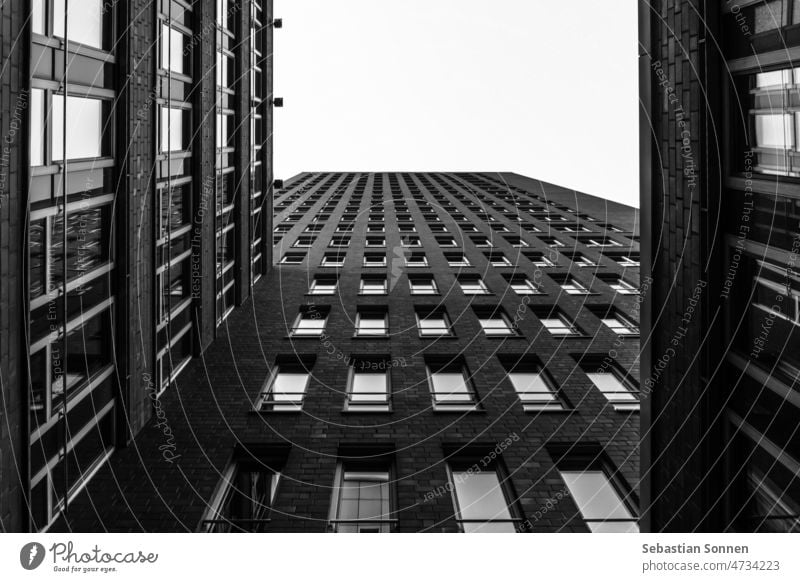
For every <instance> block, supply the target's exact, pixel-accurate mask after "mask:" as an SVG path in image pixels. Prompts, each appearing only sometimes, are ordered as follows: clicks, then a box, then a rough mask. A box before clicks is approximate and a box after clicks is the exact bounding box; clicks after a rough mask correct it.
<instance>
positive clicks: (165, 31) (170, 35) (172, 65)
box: [160, 22, 186, 74]
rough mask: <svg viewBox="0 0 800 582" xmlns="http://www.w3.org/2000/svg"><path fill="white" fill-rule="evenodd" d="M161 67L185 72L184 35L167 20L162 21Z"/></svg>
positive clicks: (175, 71) (181, 72) (180, 72)
mask: <svg viewBox="0 0 800 582" xmlns="http://www.w3.org/2000/svg"><path fill="white" fill-rule="evenodd" d="M160 42H161V68H162V69H164V70H169V71H172V72H174V73H179V74H183V72H184V64H185V62H184V60H185V58H186V57H185V53H184V49H183V44H184V36H183V33H181V32H180V31H178V30H175V29H174V28H172V27H171V26H169V25H168V24H166V23H165V22H162V23H161V39H160Z"/></svg>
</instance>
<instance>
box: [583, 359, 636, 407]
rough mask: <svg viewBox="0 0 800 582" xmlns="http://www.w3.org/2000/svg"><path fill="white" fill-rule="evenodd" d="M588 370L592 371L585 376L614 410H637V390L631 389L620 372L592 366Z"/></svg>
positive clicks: (614, 369)
mask: <svg viewBox="0 0 800 582" xmlns="http://www.w3.org/2000/svg"><path fill="white" fill-rule="evenodd" d="M590 370H592V371H586V375H587V376H588V377H589V379H590V380H591V381H592V384H594V385H595V387H596V388H597V389H598V390H600V392H602V393H603V396H605V397H606V400H608V402H609V403H610V404H611V405H612V406H613V407H614V410H617V411H619V412H631V411H636V410H639V395H638V390H636V389H635V388H633V386H632V385H631V384H630V383H629V382H628V380H627V379H625V377H624V375H623V373H622V372H621V371H619V370H617V369H616V368H611V369H608V368H606V369H603V368H601V367H600V366H592V367H591V368H590Z"/></svg>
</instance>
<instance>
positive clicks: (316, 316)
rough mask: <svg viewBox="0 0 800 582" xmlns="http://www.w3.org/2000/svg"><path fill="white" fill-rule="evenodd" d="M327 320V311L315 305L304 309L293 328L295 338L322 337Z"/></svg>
mask: <svg viewBox="0 0 800 582" xmlns="http://www.w3.org/2000/svg"><path fill="white" fill-rule="evenodd" d="M327 320H328V313H327V310H325V309H323V308H321V307H316V306H313V305H312V306H308V307H303V308H301V310H300V313H299V314H298V316H297V319H295V321H294V325H293V326H292V335H293V336H295V337H317V336H320V335H322V332H324V331H325V324H326V322H327Z"/></svg>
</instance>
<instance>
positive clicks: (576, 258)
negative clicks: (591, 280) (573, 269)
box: [571, 253, 597, 267]
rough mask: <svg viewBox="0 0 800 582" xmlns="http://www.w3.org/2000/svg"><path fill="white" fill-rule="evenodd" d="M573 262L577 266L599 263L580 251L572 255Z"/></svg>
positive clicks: (590, 265)
mask: <svg viewBox="0 0 800 582" xmlns="http://www.w3.org/2000/svg"><path fill="white" fill-rule="evenodd" d="M571 258H572V262H574V263H575V265H576V266H577V267H596V266H597V263H596V262H595V261H593V260H592V259H590V258H589V257H587V256H586V255H582V254H580V253H574V254H573V255H572V257H571Z"/></svg>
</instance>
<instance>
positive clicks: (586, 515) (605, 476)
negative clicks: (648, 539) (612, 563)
mask: <svg viewBox="0 0 800 582" xmlns="http://www.w3.org/2000/svg"><path fill="white" fill-rule="evenodd" d="M598 457H599V455H592V456H590V457H588V458H585V459H584V458H581V459H576V460H562V461H560V462H559V463H558V464H557V466H558V472H559V473H560V475H561V478H562V479H563V480H564V484H565V485H566V486H567V488H568V489H569V492H570V497H572V499H573V500H574V501H575V505H577V506H578V511H580V513H581V516H582V517H583V520H584V521H585V522H586V525H587V526H588V527H589V530H590V531H591V532H592V533H638V532H639V526H638V525H637V520H636V517H635V516H634V512H633V508H632V507H630V506H629V505H628V503H627V501H628V497H629V496H628V495H625V494H624V493H623V488H622V486H621V483H619V482H618V481H617V480H616V479H614V478H613V477H614V473H612V472H611V471H610V470H609V468H608V466H607V465H606V464H605V463H603V462H602V460H601V459H602V457H600V458H599V459H598Z"/></svg>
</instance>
